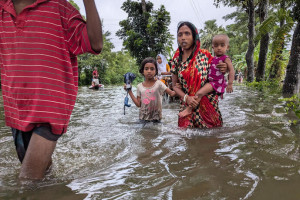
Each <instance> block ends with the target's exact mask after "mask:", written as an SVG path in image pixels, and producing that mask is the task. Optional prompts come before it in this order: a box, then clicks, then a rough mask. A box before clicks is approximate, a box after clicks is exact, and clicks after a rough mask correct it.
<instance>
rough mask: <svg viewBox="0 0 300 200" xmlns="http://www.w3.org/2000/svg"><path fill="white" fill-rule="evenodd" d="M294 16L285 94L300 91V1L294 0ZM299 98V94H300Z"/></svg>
mask: <svg viewBox="0 0 300 200" xmlns="http://www.w3.org/2000/svg"><path fill="white" fill-rule="evenodd" d="M291 14H292V17H293V19H294V20H295V21H296V23H297V25H296V28H295V31H294V34H293V40H292V47H291V54H290V59H289V63H288V65H287V67H286V76H285V80H284V84H283V88H282V93H283V95H285V96H291V95H293V94H299V92H300V24H299V23H300V2H299V0H298V1H294V3H293V10H292V13H291ZM298 100H299V96H298ZM298 114H299V113H298Z"/></svg>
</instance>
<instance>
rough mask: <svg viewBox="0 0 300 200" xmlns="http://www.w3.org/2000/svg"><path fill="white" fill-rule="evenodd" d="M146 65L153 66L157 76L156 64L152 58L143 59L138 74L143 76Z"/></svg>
mask: <svg viewBox="0 0 300 200" xmlns="http://www.w3.org/2000/svg"><path fill="white" fill-rule="evenodd" d="M147 63H152V64H153V65H154V66H155V75H157V74H158V69H157V63H156V60H155V59H154V58H152V57H148V58H145V59H144V60H143V61H142V63H141V67H140V70H139V72H140V73H141V74H143V75H144V68H145V65H146V64H147Z"/></svg>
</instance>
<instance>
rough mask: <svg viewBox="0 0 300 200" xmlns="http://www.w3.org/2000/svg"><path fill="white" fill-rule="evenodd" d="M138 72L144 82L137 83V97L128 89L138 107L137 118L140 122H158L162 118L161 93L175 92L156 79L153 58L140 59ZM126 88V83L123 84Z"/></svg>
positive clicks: (171, 94) (156, 71) (173, 93)
mask: <svg viewBox="0 0 300 200" xmlns="http://www.w3.org/2000/svg"><path fill="white" fill-rule="evenodd" d="M139 71H140V73H141V74H142V75H143V76H144V78H145V79H144V82H142V83H140V84H138V85H137V97H135V96H134V94H133V92H132V90H131V89H130V90H129V92H128V94H129V95H130V97H131V99H132V101H133V102H134V104H135V105H136V106H137V107H139V108H140V111H139V119H140V120H141V121H142V122H160V120H161V119H162V95H163V93H164V92H166V93H168V94H169V95H170V96H175V94H176V93H175V92H174V91H172V90H170V89H169V88H167V86H166V85H165V84H163V83H162V82H161V81H160V80H156V79H155V76H156V75H157V73H158V69H157V63H156V60H155V59H154V58H151V57H149V58H146V59H144V60H143V61H142V63H141V67H140V70H139ZM124 89H125V90H126V89H127V88H126V85H124Z"/></svg>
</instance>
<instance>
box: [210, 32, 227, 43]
mask: <svg viewBox="0 0 300 200" xmlns="http://www.w3.org/2000/svg"><path fill="white" fill-rule="evenodd" d="M216 37H225V40H226V42H227V43H228V45H229V37H228V35H227V34H225V33H222V34H217V35H215V36H214V37H213V39H212V41H211V42H213V41H214V38H216Z"/></svg>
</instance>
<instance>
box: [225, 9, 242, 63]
mask: <svg viewBox="0 0 300 200" xmlns="http://www.w3.org/2000/svg"><path fill="white" fill-rule="evenodd" d="M223 19H225V20H226V21H227V20H234V23H232V24H230V25H227V26H226V33H227V34H228V36H229V38H230V48H229V51H228V55H230V56H231V57H233V56H234V55H241V54H242V53H243V52H246V51H247V47H248V39H247V37H248V28H247V23H245V21H247V20H248V15H247V13H245V12H243V10H242V8H237V10H236V11H235V12H233V13H230V14H228V15H225V16H224V17H223ZM245 56H246V53H245ZM244 58H245V57H244ZM243 60H244V62H245V59H243ZM240 61H242V60H240ZM245 65H246V62H245Z"/></svg>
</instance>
